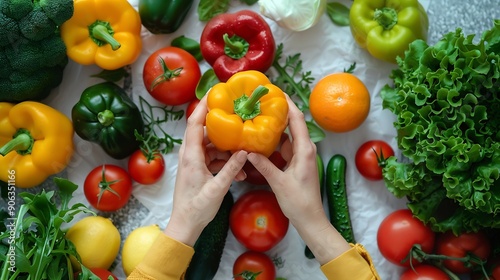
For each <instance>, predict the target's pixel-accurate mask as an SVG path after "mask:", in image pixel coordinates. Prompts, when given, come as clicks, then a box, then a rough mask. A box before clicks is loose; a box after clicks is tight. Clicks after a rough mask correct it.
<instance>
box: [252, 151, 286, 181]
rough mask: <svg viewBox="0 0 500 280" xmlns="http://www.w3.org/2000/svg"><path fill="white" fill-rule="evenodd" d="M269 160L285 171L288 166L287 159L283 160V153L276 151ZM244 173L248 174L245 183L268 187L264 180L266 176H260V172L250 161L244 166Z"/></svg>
mask: <svg viewBox="0 0 500 280" xmlns="http://www.w3.org/2000/svg"><path fill="white" fill-rule="evenodd" d="M269 160H270V161H271V162H272V163H274V165H275V166H276V167H278V168H279V169H283V168H284V167H285V166H286V161H285V159H283V157H282V156H281V153H280V152H278V151H274V152H273V153H272V154H271V155H270V156H269ZM243 171H245V173H246V174H247V177H246V178H245V182H248V183H250V184H252V185H268V183H267V180H266V178H264V176H262V174H260V172H259V171H258V170H257V169H256V168H255V167H254V166H253V165H252V164H251V163H250V162H249V161H247V162H246V163H245V165H244V166H243Z"/></svg>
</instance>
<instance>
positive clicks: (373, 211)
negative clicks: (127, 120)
mask: <svg viewBox="0 0 500 280" xmlns="http://www.w3.org/2000/svg"><path fill="white" fill-rule="evenodd" d="M129 2H130V3H131V4H132V5H133V6H134V7H136V8H137V3H138V0H129ZM198 2H199V1H195V2H194V3H193V6H192V8H191V11H190V13H189V15H188V17H187V18H186V20H185V22H184V23H183V25H182V27H181V28H180V29H179V30H177V31H176V32H175V33H172V34H168V35H166V34H164V35H152V34H151V33H149V32H148V31H147V30H146V29H145V28H143V31H142V38H143V51H142V54H141V55H140V57H139V58H138V60H137V61H136V62H135V63H134V64H133V65H132V79H133V80H132V82H133V88H132V98H133V100H134V101H136V102H138V100H139V96H142V97H144V98H145V99H146V100H148V102H151V104H155V103H156V101H155V100H154V99H152V98H151V97H150V96H149V94H148V93H147V91H146V90H145V88H144V85H143V83H142V67H143V64H144V62H145V61H146V59H147V57H148V56H149V55H150V54H151V53H152V52H154V51H155V50H157V49H159V48H161V47H165V46H168V45H170V42H171V40H173V39H174V38H176V37H178V36H180V35H185V36H186V37H189V38H193V39H197V40H199V38H200V35H201V31H202V30H203V27H204V24H205V23H203V22H200V21H199V20H198V14H197V12H196V9H197V6H198ZM338 2H341V3H343V4H345V5H346V6H350V4H351V1H349V0H341V1H338ZM429 3H430V0H421V4H422V5H423V6H424V8H425V9H426V10H427V8H428V6H429ZM241 9H252V10H254V11H256V12H258V5H253V6H247V5H246V4H242V2H240V1H236V0H235V1H231V7H230V10H229V12H235V11H237V10H241ZM266 21H267V22H268V23H269V25H270V26H271V30H272V31H273V34H274V36H275V40H276V43H277V44H279V43H283V44H284V51H283V57H286V56H287V55H293V54H296V53H301V59H302V60H303V68H304V70H306V71H308V70H310V71H311V72H312V75H313V76H314V77H315V79H316V80H315V82H317V81H318V80H319V79H321V77H323V76H325V75H327V74H330V73H334V72H342V71H343V70H344V69H347V68H348V67H349V66H350V65H351V64H352V63H354V62H356V69H355V71H354V74H355V75H356V76H358V77H359V78H360V79H361V80H362V81H363V82H364V83H365V84H366V86H367V88H368V89H369V91H370V93H371V110H370V114H369V116H368V118H367V119H366V121H365V122H364V123H363V124H362V125H361V126H360V127H359V128H357V129H356V130H354V131H351V132H348V133H341V134H338V133H327V137H326V138H325V139H324V140H323V141H322V142H321V143H319V144H318V151H319V153H320V154H321V155H322V158H323V161H324V162H325V166H326V164H327V161H328V160H329V158H330V157H331V156H332V155H333V154H335V153H340V154H342V155H344V156H345V157H346V159H347V177H346V183H347V192H348V203H349V211H350V214H351V220H352V226H353V228H354V234H355V238H356V240H357V242H359V243H361V244H363V245H364V246H365V247H366V249H367V250H368V251H369V253H370V254H371V257H372V258H373V261H374V264H375V267H376V268H377V270H378V272H379V274H380V276H381V278H382V279H398V278H399V275H400V274H401V272H402V269H401V268H399V267H397V266H396V265H393V264H391V263H389V262H388V261H386V260H385V259H384V258H383V257H382V255H381V254H380V252H379V250H378V247H377V241H376V234H377V229H378V226H379V224H380V222H381V221H382V219H383V218H384V217H386V216H387V215H388V214H389V213H391V212H392V211H394V210H396V209H400V208H404V207H406V205H405V203H406V201H405V200H402V199H397V198H395V197H394V196H393V195H392V194H391V193H389V192H388V191H387V189H386V187H385V185H384V183H383V182H382V181H380V182H372V181H368V180H366V179H364V178H363V177H361V176H360V175H359V173H358V171H357V170H356V167H355V164H354V155H355V153H356V150H357V148H358V147H359V146H360V145H361V144H362V143H364V142H365V141H368V140H372V139H380V140H384V141H386V142H388V143H389V144H390V145H391V146H392V147H393V148H394V149H395V151H396V152H397V145H396V141H395V136H396V134H395V129H394V127H393V121H394V119H395V117H394V116H393V115H392V113H390V112H389V111H387V110H383V109H382V105H381V98H380V96H379V91H380V89H381V88H382V87H383V86H384V85H385V84H390V83H391V80H390V79H389V74H390V72H391V70H392V69H394V68H395V67H396V66H395V65H393V64H389V63H386V62H382V61H379V60H377V59H375V58H373V57H371V56H370V55H369V54H368V53H367V52H366V51H365V50H363V49H361V48H359V47H358V46H357V45H356V43H355V42H354V40H353V37H352V35H351V33H350V30H349V27H339V26H336V25H334V24H333V23H332V22H331V21H330V19H329V18H328V16H327V15H326V14H324V15H323V16H322V17H321V19H320V21H319V22H318V24H316V25H315V26H314V27H312V28H311V29H308V30H306V31H302V32H294V31H290V30H286V29H283V28H281V27H279V26H278V25H277V24H276V23H275V22H272V21H271V20H269V19H266ZM208 67H209V66H208V65H207V64H206V63H205V62H202V63H201V68H202V71H203V72H204V71H205V70H207V69H208ZM100 71H101V69H99V68H98V67H96V66H81V65H78V64H76V63H74V62H73V61H70V63H69V64H68V66H67V67H66V69H65V73H64V80H63V82H62V83H61V85H60V86H59V87H58V88H56V89H54V93H52V94H51V96H49V98H47V100H46V101H45V102H47V103H48V104H49V105H51V106H53V107H55V108H56V109H58V110H60V111H61V112H63V113H64V114H66V115H67V116H69V117H71V108H72V106H73V105H74V104H75V103H76V102H77V101H78V99H79V97H80V94H81V93H82V91H83V90H84V89H85V88H86V87H88V86H90V85H93V84H96V83H99V82H102V80H101V79H98V78H91V77H90V75H92V74H96V73H98V72H100ZM270 74H272V73H270ZM166 128H167V129H168V131H169V132H170V133H171V135H172V136H174V137H177V138H182V136H183V134H184V129H185V120H184V119H182V120H180V121H177V122H170V123H167V124H166ZM74 142H75V147H76V153H75V155H74V157H73V159H72V161H71V163H70V165H69V167H68V168H67V171H68V179H70V180H72V181H73V182H75V183H76V184H78V185H79V186H83V182H84V180H85V176H86V175H87V174H88V172H90V170H91V169H92V168H93V167H95V166H98V165H101V164H104V163H113V164H117V165H120V166H122V167H124V168H126V163H127V162H126V159H125V160H115V159H112V158H110V157H109V156H107V155H106V154H105V153H104V152H103V151H102V149H101V148H100V147H99V146H98V145H97V144H93V143H90V142H87V141H84V140H82V139H81V138H79V137H78V136H77V135H75V137H74ZM165 160H166V172H165V175H164V177H163V179H162V180H161V181H160V182H158V183H157V184H155V185H151V186H141V185H139V184H137V183H136V184H135V185H134V191H133V195H134V197H135V198H137V199H138V200H139V201H140V202H141V203H143V204H144V205H145V207H147V208H148V209H149V210H150V213H149V215H148V216H147V217H146V218H145V219H144V220H143V221H142V223H141V224H137V227H139V226H143V225H149V224H153V223H156V224H158V225H160V227H162V228H163V227H165V225H166V223H167V222H168V220H169V215H170V212H171V209H172V196H173V188H174V182H175V174H176V170H177V149H175V150H174V152H172V153H171V154H168V155H166V156H165ZM251 188H252V187H251V186H249V185H247V184H245V183H240V184H235V185H233V186H232V193H233V196H234V198H235V199H237V198H238V197H239V196H240V195H241V194H242V193H243V192H245V191H247V190H249V189H251ZM75 195H76V197H75V201H74V202H82V203H85V204H87V202H86V200H85V197H84V195H83V191H82V188H79V189H78V190H77V191H76V193H75ZM325 205H326V204H325ZM125 237H126V236H122V238H125ZM304 246H305V245H304V242H303V241H302V239H301V238H300V236H299V235H298V234H297V232H296V230H295V229H294V228H293V227H292V226H290V228H289V231H288V233H287V235H286V237H285V239H284V240H283V241H282V242H281V243H279V244H278V245H277V246H276V247H275V248H273V249H271V250H270V251H269V252H267V253H268V254H269V255H270V256H271V257H281V259H282V260H283V261H284V263H283V266H282V267H281V268H279V269H278V270H277V276H279V277H284V278H286V279H288V280H301V279H309V280H315V279H326V278H325V276H324V275H323V274H322V272H321V271H320V268H319V264H318V263H317V262H316V261H315V260H309V259H307V258H306V257H305V256H304ZM244 250H245V249H244V247H243V246H242V245H240V244H239V243H238V242H237V241H236V239H235V238H234V236H233V235H232V233H231V232H229V234H228V238H227V242H226V246H225V248H224V254H223V256H222V260H221V264H220V268H219V271H218V273H217V275H216V277H215V279H221V280H222V279H224V280H227V279H232V265H233V262H234V260H235V259H236V258H237V257H238V256H239V255H240V254H241V253H243V252H244ZM114 273H115V274H116V275H117V276H118V277H119V278H120V279H125V274H124V273H123V270H122V268H121V264H118V265H117V267H116V268H115V270H114Z"/></svg>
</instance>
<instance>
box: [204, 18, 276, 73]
mask: <svg viewBox="0 0 500 280" xmlns="http://www.w3.org/2000/svg"><path fill="white" fill-rule="evenodd" d="M200 48H201V54H202V55H203V58H205V60H206V61H207V62H208V64H210V65H211V66H212V68H213V69H214V72H215V75H216V76H217V78H218V79H219V80H220V81H221V82H226V81H227V80H228V79H229V78H230V77H231V76H232V75H233V74H235V73H237V72H240V71H246V70H257V71H260V72H266V71H267V70H268V69H269V68H270V67H271V65H272V63H273V60H274V55H275V53H276V43H275V42H274V37H273V34H272V32H271V28H270V27H269V25H268V24H267V22H266V21H265V20H264V18H263V17H261V16H260V15H259V14H258V13H256V12H254V11H251V10H241V11H238V12H236V13H224V14H219V15H217V16H215V17H213V18H212V19H211V20H209V21H208V22H207V24H206V25H205V28H204V29H203V32H202V34H201V39H200Z"/></svg>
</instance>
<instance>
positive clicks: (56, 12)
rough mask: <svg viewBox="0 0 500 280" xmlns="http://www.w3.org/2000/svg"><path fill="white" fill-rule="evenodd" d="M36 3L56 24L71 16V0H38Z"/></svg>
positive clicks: (72, 8) (72, 9)
mask: <svg viewBox="0 0 500 280" xmlns="http://www.w3.org/2000/svg"><path fill="white" fill-rule="evenodd" d="M38 4H39V5H40V7H42V9H43V11H44V12H45V14H46V15H47V17H48V18H50V19H51V20H52V21H53V22H54V23H55V24H56V25H58V26H59V25H61V24H63V23H64V22H65V21H67V20H68V19H70V18H71V17H72V16H73V11H74V6H73V0H39V1H38Z"/></svg>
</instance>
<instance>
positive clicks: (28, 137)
mask: <svg viewBox="0 0 500 280" xmlns="http://www.w3.org/2000/svg"><path fill="white" fill-rule="evenodd" d="M73 151H74V148H73V125H72V123H71V121H70V119H69V118H68V117H66V116H65V115H64V114H62V113H61V112H59V111H57V110H56V109H54V108H52V107H50V106H48V105H45V104H43V103H40V102H35V101H24V102H21V103H18V104H12V103H7V102H0V180H1V181H4V182H7V183H9V184H12V185H15V186H16V187H20V188H31V187H35V186H37V185H39V184H41V183H42V182H43V181H45V180H46V179H47V178H48V177H49V176H50V175H53V174H56V173H59V172H61V171H63V170H64V169H65V168H66V166H67V165H68V163H69V161H70V160H71V157H72V155H73Z"/></svg>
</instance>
